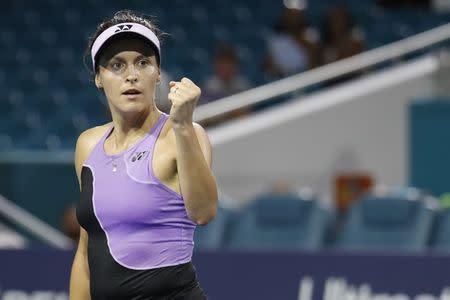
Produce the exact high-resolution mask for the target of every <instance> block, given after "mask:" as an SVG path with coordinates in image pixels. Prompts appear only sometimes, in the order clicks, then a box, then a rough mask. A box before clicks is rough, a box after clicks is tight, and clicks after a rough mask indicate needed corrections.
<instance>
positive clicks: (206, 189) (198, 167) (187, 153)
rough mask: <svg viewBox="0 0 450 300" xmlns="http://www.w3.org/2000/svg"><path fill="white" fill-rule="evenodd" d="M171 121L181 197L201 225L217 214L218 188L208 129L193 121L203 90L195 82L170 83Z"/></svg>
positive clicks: (190, 214) (189, 211) (194, 219)
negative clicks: (212, 164) (213, 171)
mask: <svg viewBox="0 0 450 300" xmlns="http://www.w3.org/2000/svg"><path fill="white" fill-rule="evenodd" d="M170 86H171V88H170V93H169V99H170V101H171V102H172V107H171V110H170V119H171V121H172V128H173V131H174V135H175V141H176V148H177V158H176V161H177V171H178V178H179V181H180V188H181V194H182V195H183V198H184V201H185V206H186V210H187V213H188V215H189V217H190V218H191V219H192V220H193V221H194V222H196V223H197V224H199V225H204V224H207V223H208V222H210V221H211V220H212V219H213V218H214V216H215V215H216V212H217V198H218V196H217V185H216V181H215V179H214V175H213V173H212V170H211V160H212V159H211V156H212V155H211V144H210V142H209V139H208V136H207V135H206V133H205V131H204V129H203V128H202V127H201V126H200V125H198V124H194V123H193V122H192V115H193V112H194V108H195V106H196V104H197V101H198V98H199V97H200V93H201V91H200V88H199V87H197V86H196V85H195V84H194V83H193V82H192V81H191V80H189V79H187V78H183V79H182V80H181V82H171V83H170Z"/></svg>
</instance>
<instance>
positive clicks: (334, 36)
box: [322, 7, 364, 64]
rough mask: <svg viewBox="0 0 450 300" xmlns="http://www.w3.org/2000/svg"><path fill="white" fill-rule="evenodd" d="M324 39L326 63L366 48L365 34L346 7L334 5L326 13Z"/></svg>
mask: <svg viewBox="0 0 450 300" xmlns="http://www.w3.org/2000/svg"><path fill="white" fill-rule="evenodd" d="M322 41H323V44H324V51H323V62H324V63H325V64H327V63H331V62H334V61H338V60H340V59H343V58H347V57H350V56H353V55H355V54H358V53H361V52H362V51H363V50H364V34H363V32H362V30H361V29H360V28H358V27H357V26H355V25H354V24H353V19H352V16H351V15H350V12H349V11H348V10H347V8H345V7H333V8H331V9H330V10H329V11H328V12H327V14H326V15H325V19H324V23H323V33H322Z"/></svg>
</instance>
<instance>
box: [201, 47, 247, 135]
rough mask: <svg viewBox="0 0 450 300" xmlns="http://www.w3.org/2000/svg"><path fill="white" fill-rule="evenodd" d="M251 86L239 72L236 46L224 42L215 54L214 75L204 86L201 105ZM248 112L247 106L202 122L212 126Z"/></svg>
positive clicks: (205, 125)
mask: <svg viewBox="0 0 450 300" xmlns="http://www.w3.org/2000/svg"><path fill="white" fill-rule="evenodd" d="M250 87H251V86H250V83H249V81H248V80H247V79H246V78H244V77H243V76H242V75H240V74H239V60H238V57H237V54H236V51H235V49H234V47H233V46H231V45H229V44H223V45H221V46H219V48H218V49H217V51H216V53H215V56H214V75H212V76H211V77H210V78H208V79H207V80H206V81H205V83H204V84H203V86H202V95H201V97H200V100H199V105H201V104H205V103H208V102H211V101H214V100H217V99H220V98H224V97H227V96H231V95H233V94H237V93H239V92H243V91H245V90H247V89H249V88H250ZM247 113H248V109H247V108H243V109H238V110H235V111H232V112H229V113H225V114H222V115H220V116H217V117H214V118H211V119H208V120H204V121H202V122H200V123H201V125H202V126H204V127H210V126H213V125H217V124H219V123H221V122H224V121H226V120H230V119H233V118H237V117H240V116H242V115H245V114H247Z"/></svg>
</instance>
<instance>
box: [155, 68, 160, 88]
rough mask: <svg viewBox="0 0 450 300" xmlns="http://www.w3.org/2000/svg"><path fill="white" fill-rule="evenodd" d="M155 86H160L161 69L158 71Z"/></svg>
mask: <svg viewBox="0 0 450 300" xmlns="http://www.w3.org/2000/svg"><path fill="white" fill-rule="evenodd" d="M156 84H161V69H158V77H157V78H156Z"/></svg>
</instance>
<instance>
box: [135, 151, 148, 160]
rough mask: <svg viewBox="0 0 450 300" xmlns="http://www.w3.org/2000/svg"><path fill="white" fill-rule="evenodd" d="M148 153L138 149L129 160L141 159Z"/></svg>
mask: <svg viewBox="0 0 450 300" xmlns="http://www.w3.org/2000/svg"><path fill="white" fill-rule="evenodd" d="M147 155H148V151H139V152H135V153H134V154H133V156H132V157H131V162H135V161H136V160H141V159H142V158H143V157H145V156H147Z"/></svg>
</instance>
